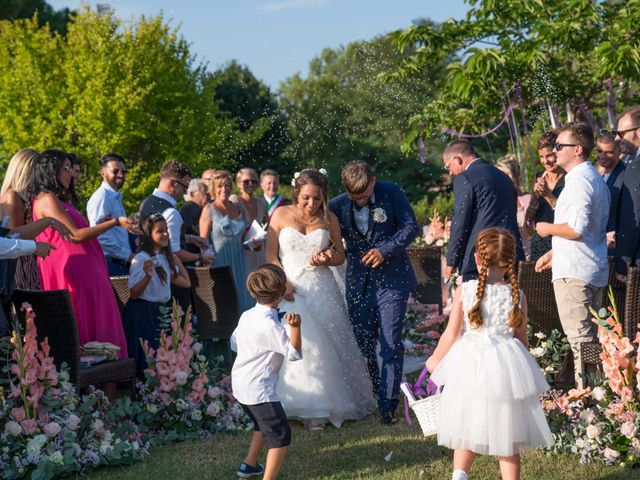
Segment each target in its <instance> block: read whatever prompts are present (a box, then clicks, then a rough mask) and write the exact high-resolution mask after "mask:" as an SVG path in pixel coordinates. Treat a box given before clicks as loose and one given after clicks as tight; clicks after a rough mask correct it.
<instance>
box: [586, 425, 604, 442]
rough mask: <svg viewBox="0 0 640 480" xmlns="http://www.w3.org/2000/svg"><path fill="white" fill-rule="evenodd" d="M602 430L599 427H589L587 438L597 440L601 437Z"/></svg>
mask: <svg viewBox="0 0 640 480" xmlns="http://www.w3.org/2000/svg"><path fill="white" fill-rule="evenodd" d="M601 433H602V429H601V428H600V427H599V426H597V425H589V426H588V427H587V437H589V438H593V439H597V438H599V437H600V434H601Z"/></svg>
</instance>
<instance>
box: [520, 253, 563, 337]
mask: <svg viewBox="0 0 640 480" xmlns="http://www.w3.org/2000/svg"><path fill="white" fill-rule="evenodd" d="M534 267H535V262H520V265H519V267H518V284H519V285H520V288H521V289H522V291H523V292H524V294H525V296H526V297H527V306H528V315H529V323H530V324H531V327H532V329H533V333H537V332H543V333H544V334H545V335H547V336H548V335H549V334H550V333H551V331H552V330H560V331H562V325H561V324H560V316H559V315H558V306H557V305H556V297H555V294H554V293H553V284H552V283H551V270H545V271H543V272H536V271H535V270H534Z"/></svg>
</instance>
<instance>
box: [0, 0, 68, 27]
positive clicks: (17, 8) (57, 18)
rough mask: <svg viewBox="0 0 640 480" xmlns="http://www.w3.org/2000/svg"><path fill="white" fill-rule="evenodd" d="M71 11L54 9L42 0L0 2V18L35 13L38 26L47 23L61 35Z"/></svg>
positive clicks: (24, 16) (7, 18) (27, 16)
mask: <svg viewBox="0 0 640 480" xmlns="http://www.w3.org/2000/svg"><path fill="white" fill-rule="evenodd" d="M73 13H74V12H73V11H72V10H69V9H68V8H63V9H61V10H55V9H54V8H53V7H52V6H51V5H49V4H48V3H47V2H45V1H44V0H2V3H0V20H17V19H20V18H31V17H33V16H34V15H35V14H37V16H38V22H39V24H40V26H43V25H45V24H48V25H49V26H50V27H51V28H52V29H53V30H55V31H56V32H59V33H61V34H63V35H64V34H65V33H66V32H67V23H69V20H70V18H71V15H73Z"/></svg>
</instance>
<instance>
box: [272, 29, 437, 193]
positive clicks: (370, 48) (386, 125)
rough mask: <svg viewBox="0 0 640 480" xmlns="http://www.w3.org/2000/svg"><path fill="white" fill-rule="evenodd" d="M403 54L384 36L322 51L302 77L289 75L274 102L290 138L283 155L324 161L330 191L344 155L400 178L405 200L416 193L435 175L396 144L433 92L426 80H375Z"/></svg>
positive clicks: (301, 161)
mask: <svg viewBox="0 0 640 480" xmlns="http://www.w3.org/2000/svg"><path fill="white" fill-rule="evenodd" d="M401 58H402V55H400V54H399V53H398V52H397V51H395V49H394V48H393V46H392V45H391V42H390V41H389V39H388V38H386V37H379V38H376V39H374V40H372V41H370V42H355V43H351V44H349V45H348V46H347V47H343V48H340V49H337V50H332V49H325V50H324V51H323V52H322V53H321V55H320V56H319V57H317V58H315V59H314V60H313V61H312V62H311V64H310V67H309V74H308V76H307V78H302V77H301V76H300V75H294V76H293V77H291V78H289V79H287V80H286V81H285V82H284V83H283V85H282V87H281V105H282V107H283V108H284V110H285V112H286V114H287V117H288V123H289V132H290V137H291V144H290V145H289V147H288V149H287V152H286V155H287V156H289V157H290V158H291V159H292V160H293V163H295V164H297V165H299V166H303V167H304V166H315V167H324V168H326V169H327V170H328V172H329V176H330V180H331V184H332V189H333V191H334V192H336V191H339V189H340V188H341V187H340V170H341V168H342V166H343V165H344V164H345V163H346V162H347V161H349V160H353V159H357V158H360V159H364V160H367V161H369V162H370V163H371V164H372V165H373V166H374V168H375V170H376V175H377V176H378V178H380V179H385V178H388V179H392V180H393V181H396V182H398V183H400V184H401V185H402V186H403V187H405V189H406V190H407V193H408V194H409V195H410V197H411V198H413V199H417V198H420V197H421V196H423V195H424V194H425V192H426V189H427V188H428V187H429V186H431V185H432V184H433V183H435V182H437V181H438V180H439V177H440V173H439V171H438V168H437V167H435V165H434V164H433V162H432V160H433V159H434V158H435V156H434V157H431V158H427V159H426V161H427V163H426V165H423V164H421V163H420V162H419V159H418V155H414V154H412V155H409V156H407V155H405V154H403V153H402V152H401V150H400V145H401V142H402V137H403V130H404V129H405V126H406V122H407V120H408V119H409V117H410V116H412V115H414V114H416V113H417V112H419V111H420V108H421V107H422V104H423V102H424V100H425V99H427V98H430V97H431V95H432V86H433V78H435V77H437V76H438V75H439V73H440V70H439V68H433V69H431V70H430V71H428V72H425V78H421V79H420V80H416V79H414V78H409V77H405V78H402V79H399V80H397V81H393V82H385V81H384V80H383V79H381V78H380V75H381V74H383V73H388V72H390V71H392V70H393V68H394V67H395V65H396V64H397V62H398V61H400V59H401Z"/></svg>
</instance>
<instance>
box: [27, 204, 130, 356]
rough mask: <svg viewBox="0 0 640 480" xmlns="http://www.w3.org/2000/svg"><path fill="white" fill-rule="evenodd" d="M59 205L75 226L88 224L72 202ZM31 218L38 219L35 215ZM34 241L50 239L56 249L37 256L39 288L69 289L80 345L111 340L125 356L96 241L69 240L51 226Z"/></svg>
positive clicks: (115, 307)
mask: <svg viewBox="0 0 640 480" xmlns="http://www.w3.org/2000/svg"><path fill="white" fill-rule="evenodd" d="M62 206H63V207H64V209H65V210H66V212H67V213H68V214H69V216H70V217H71V220H73V223H75V224H76V226H77V227H78V228H85V227H88V226H89V223H88V222H87V220H86V219H85V218H84V217H83V216H82V214H81V213H80V212H78V210H76V208H75V207H74V206H73V205H71V204H70V203H67V202H62ZM34 211H35V203H34ZM33 220H34V221H35V220H37V218H36V216H35V214H34V215H33ZM36 240H37V241H39V242H49V243H50V244H52V245H53V246H55V247H56V249H57V250H52V251H51V255H50V256H49V257H47V259H46V260H43V259H42V258H38V273H39V276H40V287H41V288H42V290H63V289H65V288H66V289H67V290H69V296H70V297H71V303H72V304H73V311H74V313H75V316H76V323H77V324H78V335H79V337H80V345H84V344H85V343H87V342H93V341H98V342H111V343H113V344H114V345H118V346H119V347H120V352H119V357H120V358H127V356H128V355H127V340H126V338H125V336H124V329H123V326H122V318H121V317H120V310H119V309H118V304H117V302H116V298H115V296H114V293H113V289H112V287H111V282H110V280H109V272H108V270H107V262H106V260H105V258H104V253H103V252H102V247H101V246H100V243H99V242H98V240H97V239H96V238H94V239H92V240H89V241H87V242H83V243H72V242H68V241H66V240H64V239H63V238H62V237H61V236H60V234H59V233H58V232H56V231H55V230H54V229H52V228H47V229H45V231H44V232H42V233H41V234H40V235H38V236H37V237H36ZM37 313H38V312H36V314H37Z"/></svg>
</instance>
